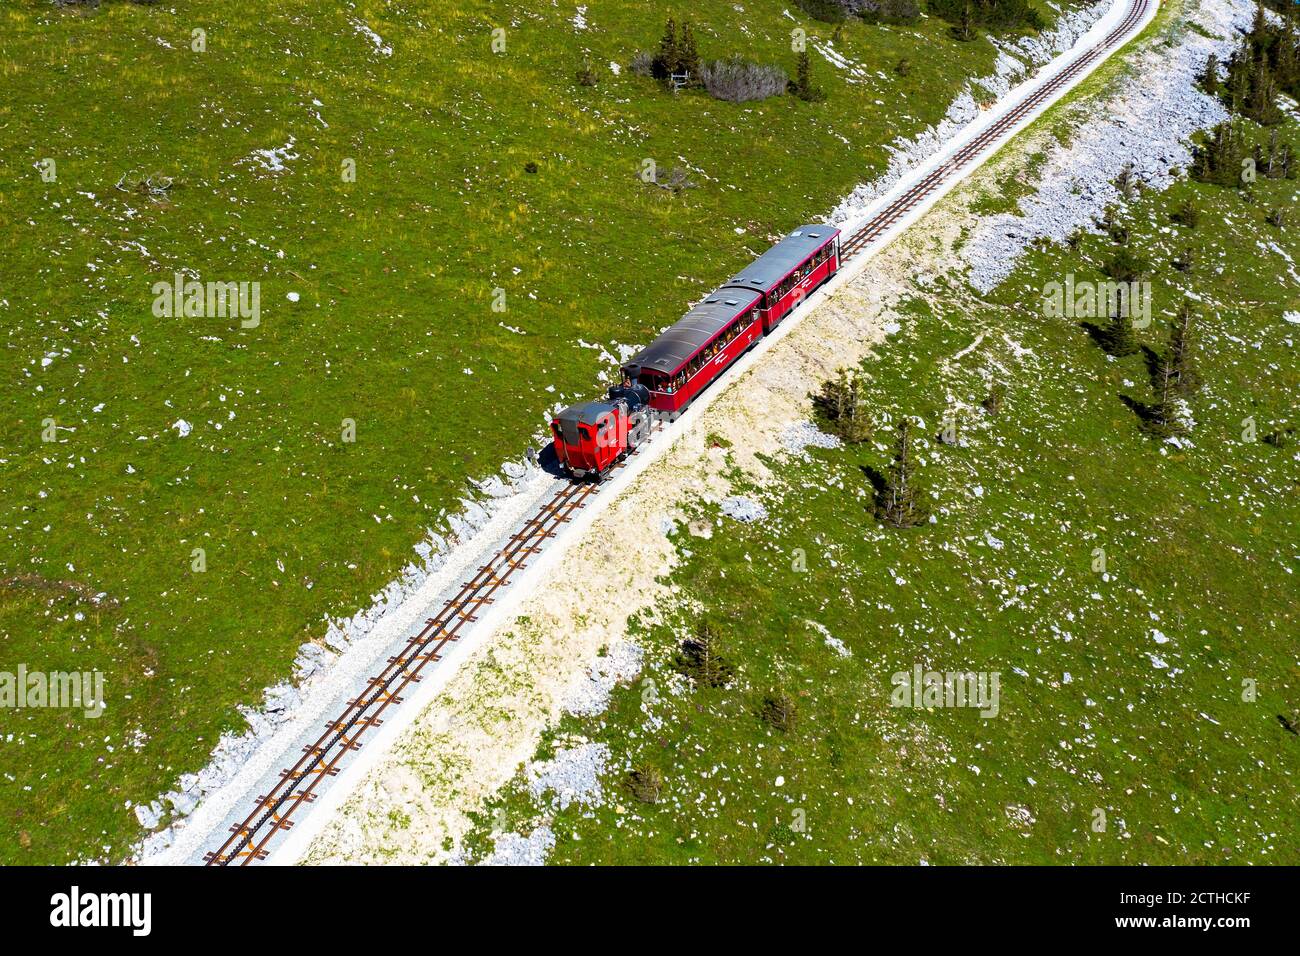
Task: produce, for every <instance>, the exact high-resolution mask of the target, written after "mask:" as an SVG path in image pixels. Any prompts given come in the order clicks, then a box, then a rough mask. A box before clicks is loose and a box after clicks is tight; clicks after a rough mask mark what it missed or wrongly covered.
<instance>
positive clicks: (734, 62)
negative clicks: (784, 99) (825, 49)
mask: <svg viewBox="0 0 1300 956" xmlns="http://www.w3.org/2000/svg"><path fill="white" fill-rule="evenodd" d="M700 80H701V82H702V83H703V84H704V89H705V90H707V91H708V93H709V95H710V96H712V97H713V98H714V99H719V100H726V101H727V102H729V103H748V102H750V101H751V100H765V99H768V98H769V97H772V96H780V95H781V94H782V93H784V92H785V90H786V85H787V84H788V83H789V82H790V79H789V77H788V76H786V73H785V70H783V69H781V68H780V67H777V66H761V65H759V64H757V63H750V62H749V61H747V60H742V59H740V58H739V57H732V58H731V59H729V60H714V61H713V62H711V63H705V64H703V65H702V66H701V67H700Z"/></svg>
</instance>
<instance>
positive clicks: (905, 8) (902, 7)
mask: <svg viewBox="0 0 1300 956" xmlns="http://www.w3.org/2000/svg"><path fill="white" fill-rule="evenodd" d="M858 6H859V10H858V15H859V16H861V17H862V19H864V20H866V21H868V22H870V23H915V22H916V21H917V20H919V19H920V18H921V4H920V3H918V2H917V0H862V2H860V3H859V4H858Z"/></svg>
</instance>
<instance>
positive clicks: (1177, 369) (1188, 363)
mask: <svg viewBox="0 0 1300 956" xmlns="http://www.w3.org/2000/svg"><path fill="white" fill-rule="evenodd" d="M1194 318H1195V315H1194V313H1193V312H1192V303H1191V302H1190V301H1189V300H1187V299H1184V300H1183V304H1182V306H1181V307H1180V308H1179V310H1178V316H1177V318H1175V319H1174V321H1173V322H1172V323H1171V324H1170V327H1169V349H1168V351H1167V352H1166V354H1165V363H1166V364H1168V366H1169V370H1170V378H1171V380H1172V384H1173V388H1174V392H1175V394H1176V395H1178V396H1179V397H1181V398H1190V397H1191V396H1192V395H1194V394H1195V393H1196V391H1197V390H1198V389H1199V388H1200V387H1201V378H1200V375H1199V374H1198V373H1197V371H1196V361H1195V357H1194V355H1193V352H1194V349H1195V343H1194V341H1193V338H1192V320H1193V319H1194Z"/></svg>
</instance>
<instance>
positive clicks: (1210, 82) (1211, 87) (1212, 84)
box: [1201, 53, 1223, 96]
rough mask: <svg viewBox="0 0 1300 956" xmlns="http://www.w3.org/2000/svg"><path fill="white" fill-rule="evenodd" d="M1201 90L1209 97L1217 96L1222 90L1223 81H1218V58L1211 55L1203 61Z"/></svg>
mask: <svg viewBox="0 0 1300 956" xmlns="http://www.w3.org/2000/svg"><path fill="white" fill-rule="evenodd" d="M1201 89H1203V90H1205V92H1206V93H1209V94H1210V95H1211V96H1218V95H1219V92H1220V91H1221V90H1222V89H1223V81H1222V80H1220V79H1219V58H1218V56H1216V55H1215V54H1213V53H1211V54H1210V55H1209V56H1208V57H1207V58H1206V60H1205V70H1204V71H1203V72H1202V73H1201Z"/></svg>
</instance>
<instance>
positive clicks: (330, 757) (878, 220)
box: [204, 0, 1152, 866]
mask: <svg viewBox="0 0 1300 956" xmlns="http://www.w3.org/2000/svg"><path fill="white" fill-rule="evenodd" d="M1151 2H1152V0H1132V3H1131V5H1130V8H1129V11H1128V14H1127V16H1126V17H1125V19H1124V20H1123V21H1122V22H1121V23H1120V24H1119V25H1118V26H1117V27H1116V28H1115V29H1114V30H1112V31H1111V32H1110V33H1109V34H1107V35H1106V36H1105V37H1104V38H1103V39H1102V40H1101V41H1100V42H1099V43H1097V44H1096V45H1095V46H1093V47H1092V48H1091V49H1089V50H1087V51H1086V52H1085V53H1083V54H1082V55H1081V56H1079V57H1078V58H1077V59H1075V60H1074V61H1072V62H1071V63H1070V64H1069V65H1068V66H1067V67H1065V68H1064V69H1062V70H1061V71H1060V72H1058V73H1057V74H1055V75H1054V76H1053V77H1052V78H1051V79H1050V80H1049V81H1048V82H1046V83H1045V84H1043V86H1041V87H1039V88H1038V89H1037V90H1035V91H1034V92H1033V93H1031V94H1030V95H1029V96H1027V97H1025V99H1023V100H1022V101H1020V102H1019V103H1017V104H1016V106H1015V107H1013V108H1012V109H1010V110H1008V111H1007V113H1006V114H1005V115H1004V116H1002V117H1000V118H999V119H998V120H997V121H996V122H994V123H992V124H990V125H989V127H988V128H987V129H985V130H983V131H982V132H981V133H980V134H979V135H978V136H977V137H975V138H974V139H972V140H971V142H969V143H967V144H966V145H964V146H962V147H961V149H959V150H958V151H957V152H956V153H954V154H953V155H952V157H951V158H949V159H948V161H947V162H945V163H943V164H942V165H941V166H939V167H938V168H936V169H935V170H933V171H932V172H930V173H929V174H928V175H927V176H925V177H924V178H923V179H921V180H920V181H918V182H917V183H915V184H914V185H912V186H911V188H909V189H908V190H907V191H906V192H905V193H904V194H903V195H901V196H899V197H898V198H897V199H896V200H894V201H893V202H892V203H890V204H889V205H888V206H887V207H886V208H884V209H882V210H881V211H880V212H879V213H877V214H876V215H875V216H874V217H873V218H872V219H871V220H869V221H868V222H867V223H866V224H865V225H863V226H862V227H861V228H859V229H858V230H857V231H856V232H854V233H853V235H851V236H850V237H849V238H848V239H846V240H844V241H843V242H842V243H841V246H840V255H841V259H842V260H844V261H847V260H849V259H851V258H853V257H855V256H857V255H860V254H861V253H862V252H863V251H865V250H866V249H867V248H868V247H869V246H870V244H871V243H872V242H874V241H875V240H877V239H879V238H880V237H881V236H882V235H883V234H884V233H885V232H886V231H887V230H888V229H889V228H890V227H891V226H893V225H894V224H895V223H897V222H898V221H899V220H900V219H902V218H903V217H904V216H906V215H907V214H908V213H909V212H910V211H911V210H912V209H914V208H915V207H916V205H917V204H918V203H920V202H922V201H923V200H924V199H925V198H926V197H927V196H929V195H930V194H931V193H933V192H934V191H935V190H936V189H938V188H939V186H941V185H942V184H943V183H945V182H947V181H948V180H950V179H952V178H953V177H954V176H956V175H957V174H959V173H960V171H961V170H962V169H963V168H964V167H965V166H967V165H968V164H969V163H970V162H971V160H973V159H974V158H975V157H977V156H979V155H980V154H981V153H983V152H984V151H985V150H987V149H988V148H989V146H990V144H991V143H993V142H996V140H997V139H998V138H999V137H1000V136H1002V134H1003V133H1005V132H1006V131H1007V130H1009V129H1011V128H1012V127H1014V126H1015V125H1016V124H1017V123H1019V122H1020V121H1021V120H1022V119H1023V118H1024V117H1025V116H1026V115H1027V114H1028V113H1029V112H1030V111H1032V110H1034V109H1035V108H1037V107H1038V106H1039V105H1041V104H1042V103H1043V102H1044V101H1045V100H1047V99H1048V98H1049V97H1050V96H1052V94H1054V93H1055V92H1056V91H1057V90H1059V89H1061V87H1063V86H1064V85H1065V84H1067V83H1069V82H1070V80H1072V79H1073V78H1074V77H1076V76H1078V75H1079V74H1080V73H1082V72H1083V71H1084V70H1086V69H1087V68H1088V67H1089V66H1090V65H1091V64H1093V63H1094V62H1096V61H1097V60H1098V59H1099V58H1101V57H1102V56H1103V54H1105V52H1106V51H1107V50H1109V49H1111V48H1112V47H1114V46H1116V45H1117V44H1118V43H1120V41H1122V40H1123V39H1125V38H1126V37H1127V35H1128V33H1129V32H1130V31H1131V30H1132V29H1133V27H1134V25H1135V24H1137V23H1138V22H1140V21H1141V19H1142V18H1143V16H1144V15H1145V13H1146V11H1147V9H1148V6H1149V4H1150V3H1151ZM662 427H663V426H662V424H659V425H657V426H656V429H655V430H656V431H658V430H660V429H661V428H662ZM642 447H644V445H643V446H642ZM633 454H636V452H634V453H633ZM619 467H622V465H620V466H619ZM599 487H600V486H599V485H597V484H591V483H585V482H582V483H580V482H573V483H569V484H566V485H564V486H563V487H561V488H560V489H559V490H558V491H557V492H556V493H555V495H554V496H553V497H552V498H551V500H550V501H548V502H547V503H546V504H545V505H543V506H542V508H541V509H540V510H539V511H538V512H537V513H536V514H535V515H533V517H532V518H530V519H529V520H528V521H527V522H526V523H525V524H524V526H523V527H522V528H520V530H519V531H518V532H516V533H515V534H514V535H512V536H511V537H510V538H509V540H508V541H507V543H506V544H505V546H504V547H502V549H501V550H500V551H499V552H498V553H497V554H496V555H495V556H494V557H493V558H492V559H491V560H490V561H489V562H488V563H487V564H485V565H483V566H482V567H481V568H479V570H478V572H477V573H476V574H475V575H473V576H472V577H471V578H470V579H469V580H468V581H466V582H465V583H464V584H463V585H462V586H461V588H460V590H459V591H458V592H457V593H456V595H455V596H454V597H452V598H451V599H449V600H448V601H447V602H446V605H445V606H444V607H443V609H442V610H441V611H440V612H439V613H438V614H437V615H435V616H434V617H431V618H429V619H428V620H427V621H426V622H425V624H424V627H423V628H421V629H420V631H419V633H417V634H415V635H413V636H412V637H410V638H408V639H407V642H406V646H405V648H404V649H403V650H402V651H401V652H399V653H398V654H396V655H394V656H393V657H390V658H389V659H388V663H387V666H385V667H384V668H383V670H382V671H380V673H379V674H378V675H377V676H375V677H371V678H369V679H368V680H367V681H366V684H365V687H364V689H363V690H362V692H361V693H360V694H359V695H358V696H357V697H356V698H354V699H353V700H351V701H349V702H348V704H347V706H346V708H345V709H344V711H343V712H342V713H341V714H340V715H339V716H338V717H337V718H336V719H334V720H332V721H329V722H328V723H327V724H326V726H325V730H324V732H323V733H322V734H321V735H320V737H319V738H318V739H317V740H316V741H315V743H312V744H309V745H307V746H305V747H304V748H303V751H302V756H301V757H299V758H298V760H297V762H295V763H294V765H293V766H292V767H290V768H288V769H286V770H282V771H281V772H280V779H279V781H278V782H277V783H276V784H275V785H274V786H273V787H271V788H270V790H269V792H267V793H266V794H264V795H262V796H259V797H258V798H257V801H256V804H255V806H254V807H253V810H252V811H251V812H250V813H249V814H248V815H247V816H246V817H245V818H244V819H243V820H242V822H239V823H236V824H234V825H233V826H231V828H230V835H229V836H228V837H227V838H226V840H225V842H223V843H222V844H221V846H220V847H218V848H217V849H216V850H214V851H212V852H210V853H208V854H206V855H205V856H204V861H205V862H206V864H207V865H208V866H230V865H239V866H247V865H249V864H250V863H256V862H260V861H261V860H264V859H266V857H267V856H268V855H269V853H270V844H271V843H272V841H274V840H275V839H276V837H277V836H279V835H280V834H282V833H284V832H285V831H287V830H289V829H290V828H292V826H293V824H294V815H295V813H297V812H299V811H300V810H301V809H302V808H303V807H304V806H307V805H309V804H311V803H312V802H313V801H314V800H315V799H316V797H317V795H318V788H319V787H320V785H321V783H322V781H324V780H325V779H326V778H328V777H333V776H336V775H337V774H338V773H339V771H340V769H341V766H340V765H341V763H342V762H343V760H344V758H345V757H346V756H347V755H348V754H350V753H352V752H353V751H356V750H359V749H360V747H361V738H362V736H363V735H364V734H365V732H366V731H367V730H370V729H371V728H375V727H379V726H381V725H382V724H383V716H384V713H385V712H386V711H387V710H388V709H389V708H390V707H395V706H397V705H398V704H400V703H401V702H402V699H403V698H402V695H403V693H405V692H406V691H407V690H408V688H410V687H411V686H412V685H413V684H417V683H419V682H420V680H421V679H422V678H421V675H422V672H423V671H424V669H425V667H426V666H427V665H429V664H430V663H432V662H434V661H437V660H438V659H439V658H440V656H441V655H442V653H443V650H444V648H446V646H447V645H448V644H451V643H453V642H455V641H456V640H458V639H459V638H460V636H461V632H462V631H463V630H464V629H465V628H466V627H468V626H469V625H470V624H472V623H473V622H474V621H476V620H477V618H478V612H479V611H481V610H482V609H483V608H484V607H486V606H487V605H490V604H492V602H493V600H494V599H495V597H496V595H497V592H499V591H500V590H501V589H502V588H504V587H506V586H507V585H508V584H509V582H510V580H511V578H512V577H513V576H514V575H515V574H517V573H518V572H520V571H522V570H523V569H524V568H525V566H526V562H527V561H528V560H529V559H530V558H531V557H533V556H534V555H536V554H537V553H538V552H539V551H540V550H541V549H542V546H543V545H544V544H545V542H546V541H547V540H548V539H549V538H553V537H555V535H556V533H557V532H558V530H559V529H560V528H561V527H562V526H563V525H564V524H565V523H567V522H568V521H570V520H571V519H572V518H573V516H574V514H575V513H576V512H577V511H578V510H579V509H580V508H582V507H584V506H585V504H586V502H587V499H588V498H590V497H591V496H592V495H593V494H595V493H596V492H597V490H598V489H599Z"/></svg>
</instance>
